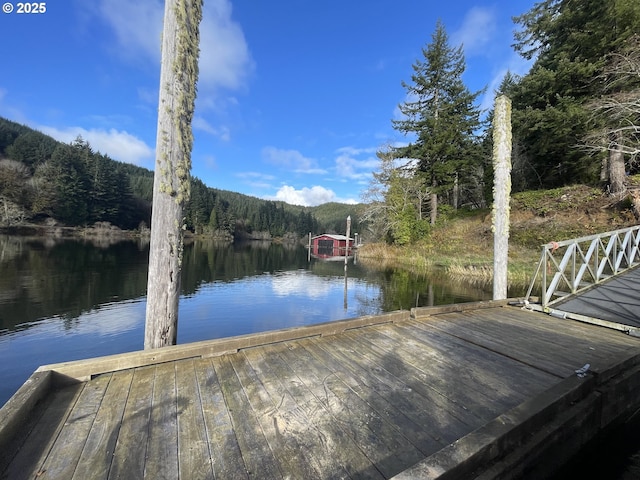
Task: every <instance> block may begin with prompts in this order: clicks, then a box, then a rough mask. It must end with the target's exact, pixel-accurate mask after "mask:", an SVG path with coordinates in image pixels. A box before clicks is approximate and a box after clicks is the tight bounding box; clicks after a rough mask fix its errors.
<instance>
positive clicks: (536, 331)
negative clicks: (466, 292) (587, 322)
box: [461, 312, 611, 377]
mask: <svg viewBox="0 0 640 480" xmlns="http://www.w3.org/2000/svg"><path fill="white" fill-rule="evenodd" d="M502 313H503V312H495V314H494V315H492V316H490V317H489V316H485V315H483V314H480V315H478V316H477V318H475V319H474V320H473V324H472V325H471V324H469V325H468V326H467V325H464V326H463V327H462V328H468V329H469V330H470V331H472V332H473V334H476V333H477V334H478V336H479V338H489V339H491V340H492V341H493V342H494V344H495V345H500V346H497V347H496V348H497V349H498V351H499V352H501V353H503V354H508V355H513V356H514V358H520V357H518V353H517V352H513V350H514V348H513V346H514V345H517V346H518V349H519V350H522V351H523V352H524V353H525V354H530V353H531V352H535V353H537V354H538V356H540V355H539V354H540V353H544V361H546V362H548V363H552V364H554V365H557V366H559V367H560V368H563V372H564V377H566V376H569V375H572V374H573V373H574V371H575V369H577V368H580V367H581V366H582V365H584V364H585V363H590V364H592V365H593V366H594V367H595V365H596V364H598V363H600V361H605V362H606V359H607V358H609V357H610V355H611V352H603V355H602V356H600V354H599V348H600V345H602V344H603V343H604V342H603V341H602V340H601V339H599V338H598V336H597V333H595V332H597V330H599V328H597V327H594V329H593V330H592V333H590V334H588V335H586V336H585V335H570V334H567V333H566V332H565V331H564V329H561V328H558V327H559V326H560V324H561V323H562V322H563V320H560V319H554V320H557V321H556V322H554V323H556V327H557V328H556V329H555V331H554V330H546V329H542V328H539V325H538V324H537V322H536V324H533V323H532V324H528V325H527V324H526V323H522V324H517V323H516V322H511V323H510V322H504V321H502V319H501V314H502ZM529 315H531V314H529ZM533 318H535V317H533ZM536 320H538V322H545V321H548V319H547V318H545V317H544V316H543V315H540V317H539V319H538V318H536ZM462 328H461V330H462ZM498 332H500V333H501V335H498ZM594 333H595V335H594ZM594 342H595V343H594Z"/></svg>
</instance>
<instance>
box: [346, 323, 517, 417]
mask: <svg viewBox="0 0 640 480" xmlns="http://www.w3.org/2000/svg"><path fill="white" fill-rule="evenodd" d="M348 338H349V339H350V340H352V341H353V342H354V349H356V350H357V351H358V352H362V351H363V350H365V351H366V350H371V351H375V350H376V349H377V348H381V347H382V346H383V348H387V349H389V348H394V350H393V354H392V355H386V356H384V358H382V360H381V361H382V362H383V365H388V364H391V365H393V366H394V368H395V372H399V374H401V375H406V373H403V372H407V371H408V372H409V374H411V375H414V376H417V377H418V378H420V379H421V382H422V383H424V384H425V385H427V386H428V388H432V389H434V390H435V391H436V392H437V393H439V394H440V395H442V396H443V397H445V398H446V399H447V400H448V401H449V402H450V404H451V406H452V407H453V406H454V405H455V406H456V407H457V408H455V409H454V411H455V410H457V411H458V412H459V411H460V408H462V409H463V410H464V411H466V412H469V413H470V414H471V415H472V416H475V417H476V419H475V420H471V419H470V418H469V416H466V417H465V420H464V421H465V422H471V424H472V425H476V426H479V425H480V424H482V423H485V422H487V421H489V420H491V419H493V418H495V417H496V416H497V415H498V414H499V413H500V411H501V410H502V407H504V405H502V402H503V399H501V398H499V397H498V398H490V396H488V395H487V393H485V392H481V391H480V390H479V389H478V386H477V385H476V382H477V379H476V380H469V379H468V378H456V376H455V373H456V369H455V368H449V366H448V365H447V364H446V363H443V362H440V361H437V352H433V351H432V350H430V349H429V348H428V346H427V345H423V346H422V347H421V348H420V347H418V346H417V343H416V344H415V345H414V346H413V348H411V347H410V346H408V345H411V343H412V342H414V339H406V340H405V342H403V343H402V344H400V345H399V344H398V343H397V342H396V341H394V340H392V339H390V338H389V337H387V336H385V335H384V334H382V333H380V332H377V331H373V330H371V331H369V330H367V332H362V334H361V335H358V336H357V337H356V336H349V337H348ZM465 354H467V352H466V351H465V349H464V348H461V349H460V351H459V352H458V353H457V355H458V356H459V357H460V356H462V355H465ZM434 356H435V359H434ZM418 388H420V387H418Z"/></svg>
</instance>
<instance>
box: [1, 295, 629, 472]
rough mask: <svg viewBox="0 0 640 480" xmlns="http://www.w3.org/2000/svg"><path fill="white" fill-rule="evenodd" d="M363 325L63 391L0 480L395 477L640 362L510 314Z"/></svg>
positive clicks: (589, 332) (599, 336) (578, 332)
mask: <svg viewBox="0 0 640 480" xmlns="http://www.w3.org/2000/svg"><path fill="white" fill-rule="evenodd" d="M417 310H419V309H417ZM361 323H362V325H360V324H358V325H357V328H352V329H349V330H346V331H343V332H338V333H336V334H331V335H326V336H322V335H321V331H320V330H318V329H315V330H313V334H312V335H308V336H307V335H301V338H298V339H288V340H287V339H284V340H277V341H275V343H265V344H263V345H257V346H250V347H247V348H242V349H239V350H238V351H235V352H234V351H232V352H229V353H222V354H213V355H207V354H200V355H196V354H194V353H189V354H188V355H187V357H186V358H183V359H171V360H170V361H166V362H162V363H157V364H153V365H146V366H136V367H132V368H120V367H118V369H115V370H114V371H111V372H105V373H100V374H98V375H96V376H94V377H93V378H92V379H90V380H88V381H82V382H80V383H72V384H70V385H67V386H60V387H57V388H56V389H55V390H54V391H53V392H52V393H51V394H50V395H49V396H48V397H47V398H45V399H44V400H43V401H41V402H40V403H39V404H38V406H37V407H36V409H35V411H34V413H33V415H32V418H34V419H35V420H32V421H31V422H26V423H25V424H24V428H23V429H22V430H20V431H19V433H18V434H17V435H16V442H15V443H13V448H12V449H11V450H8V451H6V452H3V453H2V455H3V457H2V458H0V460H1V461H2V463H0V478H12V479H21V478H24V479H32V478H38V479H39V480H44V479H62V478H64V479H67V478H78V479H80V478H82V479H98V478H100V479H115V478H129V479H130V478H152V479H161V478H167V479H169V478H171V479H175V478H182V479H192V478H193V479H195V478H198V479H200V478H202V479H209V478H211V479H214V478H234V479H236V478H238V479H239V478H265V479H272V478H273V479H280V478H283V479H284V478H309V479H311V478H313V479H316V478H318V479H322V478H345V479H348V478H380V479H382V478H391V477H393V476H394V475H397V474H399V473H401V472H403V471H404V470H407V469H408V468H410V467H412V466H413V465H415V464H416V463H418V462H420V461H422V460H423V459H425V458H426V457H428V456H429V455H432V454H434V453H436V452H438V451H439V450H441V449H443V448H444V447H446V446H447V445H449V444H451V443H452V442H455V441H456V440H458V439H460V438H462V437H464V436H465V435H467V434H469V433H471V432H473V431H475V430H476V429H478V428H480V427H482V426H484V425H486V424H488V423H489V422H491V421H492V420H494V419H495V418H496V417H498V416H500V415H502V414H504V413H505V412H508V411H509V410H510V409H513V408H514V407H517V406H518V405H520V404H522V403H523V402H524V401H526V400H527V399H530V398H532V397H535V396H536V395H540V394H542V393H543V392H545V391H547V390H548V389H550V388H552V387H554V386H555V385H558V383H559V382H561V381H562V380H563V379H565V378H567V377H569V376H574V375H575V373H574V371H575V370H576V369H578V368H580V367H581V366H582V365H584V364H585V363H590V364H591V365H592V367H591V368H592V370H593V371H595V372H596V373H597V372H598V369H602V368H606V367H607V366H609V365H611V364H612V363H615V362H616V361H624V359H626V358H629V357H630V356H631V355H633V354H638V353H640V340H639V339H637V338H633V337H629V336H626V335H624V334H622V333H620V332H615V331H609V330H606V329H603V328H601V327H597V326H593V325H586V324H580V323H575V322H571V321H568V320H563V319H557V318H553V317H549V316H546V315H543V314H541V313H535V312H530V311H526V310H522V309H518V308H513V307H506V306H498V307H492V308H482V309H474V310H465V311H450V312H447V311H446V310H445V311H441V312H440V313H438V314H431V313H429V314H426V315H421V314H420V312H419V311H417V312H416V316H415V317H412V318H408V316H407V318H406V319H404V320H403V321H397V322H395V323H380V324H374V325H366V323H365V322H361ZM374 323H375V322H374ZM332 329H335V326H333V327H332ZM301 331H302V332H305V330H301ZM331 333H333V330H332V332H331ZM104 364H105V360H104V359H103V360H102V363H101V365H104ZM114 364H115V362H114Z"/></svg>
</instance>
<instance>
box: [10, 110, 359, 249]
mask: <svg viewBox="0 0 640 480" xmlns="http://www.w3.org/2000/svg"><path fill="white" fill-rule="evenodd" d="M152 198H153V172H152V171H151V170H148V169H145V168H142V167H138V166H135V165H132V164H128V163H123V162H118V161H115V160H113V159H111V158H109V157H108V156H107V155H103V154H101V153H98V152H94V151H93V150H92V148H91V145H89V143H88V142H86V141H85V140H83V139H82V138H77V139H76V140H75V141H74V142H72V143H71V144H64V143H61V142H58V141H56V140H54V139H53V138H51V137H49V136H47V135H45V134H43V133H41V132H39V131H37V130H33V129H31V128H29V127H27V126H24V125H20V124H18V123H16V122H13V121H11V120H8V119H5V118H1V117H0V226H5V227H10V226H18V225H25V224H41V223H43V222H45V221H46V220H49V221H52V220H53V221H55V222H57V223H59V224H62V225H65V226H90V225H94V224H95V223H98V222H108V223H109V224H111V225H113V226H117V227H119V228H121V229H126V230H134V229H144V228H148V227H149V225H150V219H151V207H152ZM357 208H358V207H357V206H353V205H340V204H333V208H327V206H321V207H310V208H305V207H299V206H294V205H288V204H285V203H283V202H274V201H267V200H262V199H259V198H256V197H251V196H248V195H243V194H240V193H235V192H230V191H226V190H218V189H214V188H211V187H208V186H207V185H205V184H204V183H203V182H202V181H201V180H200V179H198V178H196V177H192V179H191V196H190V201H189V203H188V205H187V208H186V213H185V216H186V226H187V229H188V230H190V231H191V232H193V233H195V234H204V235H210V236H218V237H227V238H231V237H233V238H236V239H241V238H274V237H284V236H285V235H287V234H289V235H292V234H295V236H297V237H301V236H304V235H308V233H309V232H312V233H313V234H318V233H324V232H330V233H331V232H333V233H344V228H345V225H346V217H347V215H351V216H352V219H353V220H354V223H355V225H357V218H358V213H357Z"/></svg>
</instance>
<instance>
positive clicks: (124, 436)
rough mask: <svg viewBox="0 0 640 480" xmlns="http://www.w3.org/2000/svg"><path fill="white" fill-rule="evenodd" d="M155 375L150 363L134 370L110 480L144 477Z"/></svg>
mask: <svg viewBox="0 0 640 480" xmlns="http://www.w3.org/2000/svg"><path fill="white" fill-rule="evenodd" d="M154 377H155V368H154V367H153V366H151V367H144V368H138V369H136V370H135V371H134V372H133V380H132V382H131V388H130V389H129V396H128V397H127V401H126V405H125V407H124V415H123V418H122V425H121V426H120V431H119V433H118V440H117V442H116V447H115V450H114V453H113V461H112V462H111V469H110V470H109V477H108V478H109V480H115V479H126V480H136V479H142V478H144V466H145V460H146V455H147V440H148V438H149V419H150V417H151V400H152V398H153V381H154Z"/></svg>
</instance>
